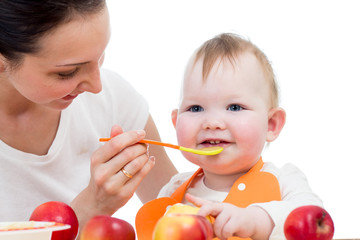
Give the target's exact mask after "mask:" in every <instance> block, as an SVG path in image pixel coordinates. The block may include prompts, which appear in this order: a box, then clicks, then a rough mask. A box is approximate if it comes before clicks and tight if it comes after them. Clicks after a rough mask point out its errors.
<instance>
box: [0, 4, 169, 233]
mask: <svg viewBox="0 0 360 240" xmlns="http://www.w3.org/2000/svg"><path fill="white" fill-rule="evenodd" d="M109 38H110V26H109V16H108V11H107V7H106V2H105V1H104V0H47V1H39V0H36V1H30V0H29V1H17V0H3V1H0V85H1V87H0V139H1V141H0V161H1V168H0V188H1V192H0V212H1V214H0V221H16V220H27V219H28V218H29V216H30V214H31V212H32V211H33V209H34V208H35V207H36V206H38V205H39V204H41V203H43V202H46V201H51V200H56V201H63V202H66V203H68V204H70V205H71V206H72V207H73V209H74V210H75V212H76V214H77V216H78V218H79V222H80V228H81V226H83V225H84V223H85V222H86V221H87V220H88V219H89V218H91V217H92V216H94V215H99V214H113V213H114V212H115V211H117V210H118V209H119V208H120V207H122V206H123V205H124V204H125V203H126V202H127V201H128V200H129V199H130V198H131V196H132V195H133V194H134V192H135V190H136V191H137V194H138V196H139V198H140V199H141V200H142V201H143V202H146V201H148V200H151V199H153V198H155V197H156V195H157V193H158V191H159V189H160V188H161V187H162V186H163V185H164V183H166V182H167V181H168V180H169V179H170V177H171V176H172V175H174V174H175V173H176V170H175V168H174V166H173V165H172V163H171V162H170V161H169V159H168V157H167V155H166V153H165V151H164V149H163V148H160V147H152V146H151V147H150V148H149V150H148V151H147V146H145V145H144V144H138V141H139V140H141V139H143V138H144V137H145V134H146V137H147V138H149V139H158V140H159V134H158V131H157V129H156V126H155V124H154V122H153V120H152V118H151V116H150V115H149V113H148V106H147V103H146V102H145V100H144V99H143V98H142V97H141V96H140V95H139V94H138V93H137V92H136V91H135V90H134V89H133V88H132V87H131V86H130V85H129V84H128V83H127V82H125V81H124V80H123V79H122V78H120V77H119V76H118V75H117V74H115V73H113V72H109V71H105V70H101V69H100V67H101V65H102V63H103V61H104V52H105V48H106V46H107V44H108V41H109ZM92 93H96V94H92ZM110 129H111V131H110ZM138 129H144V130H145V131H144V130H138ZM109 132H110V136H111V137H114V138H113V139H112V140H111V141H110V142H108V143H105V144H101V143H99V141H98V139H99V137H103V136H106V135H109ZM149 156H155V158H156V165H155V167H154V168H153V166H154V157H150V158H149ZM150 170H151V171H150ZM145 176H146V177H145ZM144 178H146V179H145V180H144Z"/></svg>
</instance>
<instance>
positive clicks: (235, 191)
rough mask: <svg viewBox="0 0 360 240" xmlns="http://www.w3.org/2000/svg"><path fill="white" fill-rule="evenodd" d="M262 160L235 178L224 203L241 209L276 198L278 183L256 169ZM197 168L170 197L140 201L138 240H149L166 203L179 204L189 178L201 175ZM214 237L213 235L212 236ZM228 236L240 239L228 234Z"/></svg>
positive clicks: (279, 196)
mask: <svg viewBox="0 0 360 240" xmlns="http://www.w3.org/2000/svg"><path fill="white" fill-rule="evenodd" d="M263 165H264V163H263V161H262V159H261V158H260V159H259V161H258V162H257V163H256V164H255V165H254V166H253V167H252V168H251V169H250V170H249V171H248V172H247V173H246V174H244V175H243V176H241V177H240V178H238V179H237V180H236V181H235V183H234V184H233V186H232V188H231V189H230V191H229V194H228V195H227V197H226V198H225V200H224V202H227V203H231V204H234V205H235V206H238V207H241V208H245V207H247V206H249V205H250V204H253V203H263V202H270V201H280V200H281V194H280V186H279V182H278V180H277V178H276V177H275V176H274V175H272V174H271V173H268V172H262V171H260V170H261V168H262V167H263ZM202 172H203V171H202V169H201V168H200V169H198V170H197V171H196V172H195V173H194V174H193V176H192V177H191V178H190V179H188V180H187V181H185V182H184V183H183V184H182V185H181V186H180V187H179V188H178V189H176V190H175V192H174V193H173V194H172V195H171V196H170V197H163V198H158V199H154V200H152V201H150V202H148V203H146V204H144V205H143V206H142V207H141V208H140V210H139V211H138V213H137V215H136V219H135V225H136V232H137V238H138V240H151V239H152V234H153V230H154V228H155V225H156V223H157V221H158V220H159V219H160V218H161V217H162V216H163V215H164V213H165V212H166V209H167V207H168V206H170V205H174V204H176V203H181V202H182V199H183V198H184V195H185V193H186V190H187V189H188V187H189V186H190V184H191V182H192V181H193V179H194V178H195V177H197V176H199V175H200V174H202ZM214 239H217V238H214ZM229 239H233V240H235V239H242V238H238V237H232V238H229Z"/></svg>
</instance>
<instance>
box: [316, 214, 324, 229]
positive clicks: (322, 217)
mask: <svg viewBox="0 0 360 240" xmlns="http://www.w3.org/2000/svg"><path fill="white" fill-rule="evenodd" d="M325 217H326V212H323V213H322V216H321V218H320V219H319V220H318V221H317V223H318V226H321V223H322V222H323V221H324V219H325Z"/></svg>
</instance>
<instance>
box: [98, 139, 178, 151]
mask: <svg viewBox="0 0 360 240" xmlns="http://www.w3.org/2000/svg"><path fill="white" fill-rule="evenodd" d="M110 139H111V138H100V139H99V141H100V142H107V141H109V140H110ZM139 142H140V143H148V144H154V145H159V146H164V147H169V148H174V149H180V146H177V145H174V144H170V143H163V142H158V141H154V140H149V139H143V140H140V141H139Z"/></svg>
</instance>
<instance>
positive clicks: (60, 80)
mask: <svg viewBox="0 0 360 240" xmlns="http://www.w3.org/2000/svg"><path fill="white" fill-rule="evenodd" d="M109 38H110V24H109V15H108V11H107V8H104V9H103V10H102V11H101V12H99V13H96V14H92V15H88V16H86V17H77V18H74V19H73V20H72V21H70V22H68V23H66V24H63V25H60V26H59V27H57V28H56V29H55V30H53V31H52V32H50V33H49V34H47V35H45V36H44V37H43V38H42V39H41V40H40V47H41V50H40V51H39V52H38V53H36V54H26V55H25V57H24V59H23V62H22V64H21V65H20V66H19V67H17V68H15V69H13V70H10V71H6V72H5V78H6V80H7V83H8V84H7V86H9V90H10V91H12V95H13V96H14V98H16V97H19V98H26V99H27V100H29V101H30V102H33V103H36V104H41V105H46V106H48V107H50V108H53V109H60V110H61V109H65V108H66V107H67V106H69V105H70V103H71V102H72V100H73V99H75V98H76V97H77V96H78V95H79V94H81V93H83V92H92V93H98V92H100V91H101V88H102V87H101V81H100V72H99V68H100V66H101V65H102V63H103V61H104V52H105V48H106V46H107V44H108V41H109Z"/></svg>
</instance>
